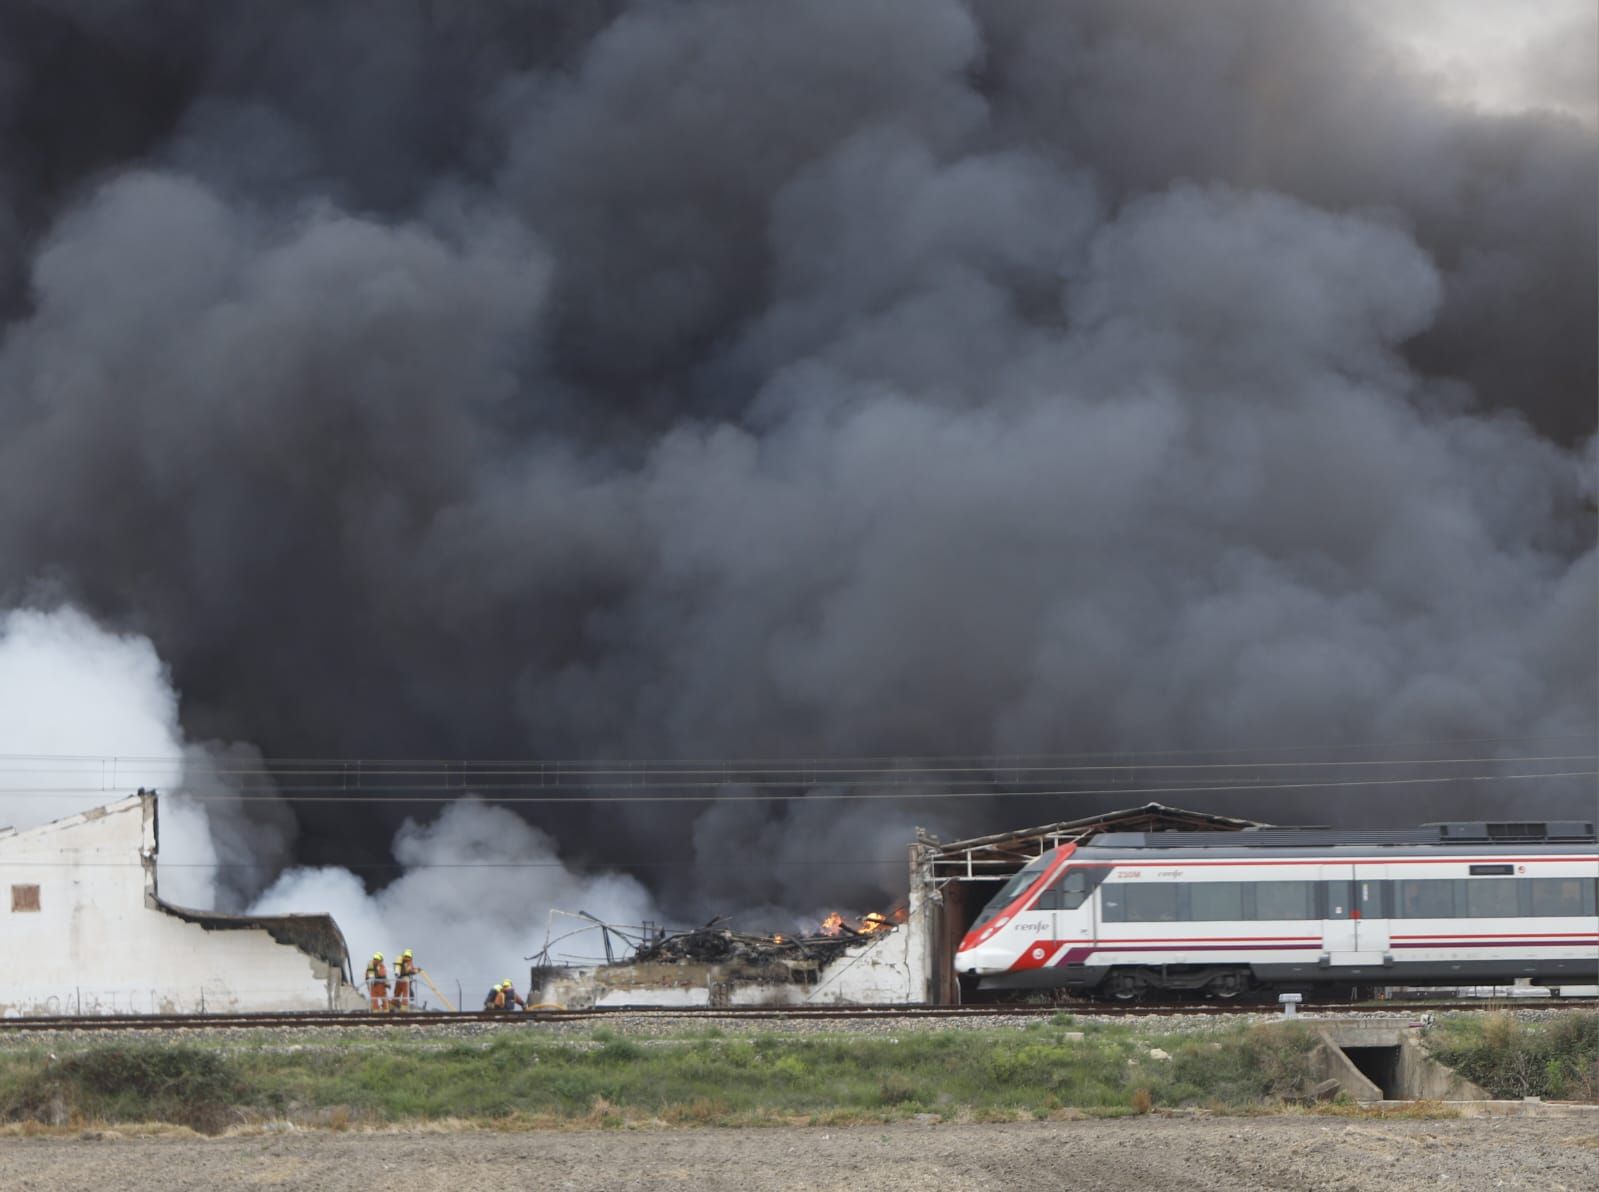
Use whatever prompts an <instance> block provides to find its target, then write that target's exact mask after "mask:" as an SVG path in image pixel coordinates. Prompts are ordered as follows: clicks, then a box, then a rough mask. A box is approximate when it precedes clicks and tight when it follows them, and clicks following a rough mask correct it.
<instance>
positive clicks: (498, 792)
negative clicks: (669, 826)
mask: <svg viewBox="0 0 1599 1192" xmlns="http://www.w3.org/2000/svg"><path fill="white" fill-rule="evenodd" d="M1585 760H1586V759H1585ZM1595 777H1599V770H1551V771H1535V772H1529V773H1516V774H1441V775H1426V776H1424V777H1410V778H1343V779H1326V780H1312V781H1299V782H1281V781H1270V780H1258V781H1255V782H1238V781H1234V782H1229V783H1206V784H1186V785H1176V784H1169V785H1158V786H1152V785H1144V786H1129V785H1117V786H1100V787H1081V786H1077V787H1063V788H1057V789H1053V790H1036V789H1021V790H996V789H994V786H997V785H1002V784H998V783H996V784H993V785H990V786H988V787H985V788H983V789H979V790H942V789H938V788H933V789H917V790H910V791H907V790H901V789H887V790H882V789H862V788H859V787H857V788H853V789H834V788H831V787H829V788H823V789H814V788H813V789H807V790H796V789H794V786H795V785H796V784H782V786H783V789H780V790H766V789H757V790H755V792H754V793H750V794H734V793H729V792H728V791H727V790H725V789H705V788H706V786H707V784H704V783H692V784H684V785H686V786H691V787H693V788H695V789H696V791H697V792H698V793H682V792H677V791H674V792H671V793H663V792H661V791H659V790H657V791H655V792H636V793H616V792H614V791H605V790H601V791H595V790H590V789H580V790H578V791H577V792H575V793H569V794H527V793H516V794H511V793H505V792H508V791H518V792H526V791H530V790H539V789H541V788H539V787H537V786H532V785H522V786H513V787H487V788H483V789H480V790H470V791H468V790H459V789H441V790H437V791H436V793H429V789H428V788H420V789H417V788H392V787H391V788H378V790H376V791H370V792H367V793H364V794H351V793H349V792H348V790H346V789H342V788H337V787H329V788H326V789H323V790H320V791H316V790H307V789H305V788H291V789H289V790H278V791H235V790H229V789H223V790H205V789H201V790H194V789H191V788H188V787H185V788H183V790H182V792H181V794H182V797H183V798H185V799H189V800H193V801H196V802H201V803H205V802H244V803H253V802H260V803H274V802H281V803H315V804H318V805H324V804H326V805H332V804H340V805H346V806H349V805H361V804H372V805H407V804H440V803H452V802H456V801H458V800H462V799H472V800H475V801H477V802H480V803H492V804H506V805H532V804H544V805H569V806H580V805H583V804H610V803H617V804H621V803H721V804H728V803H777V802H893V801H896V800H897V801H917V802H922V801H929V800H945V801H947V800H955V799H1015V798H1023V799H1026V798H1039V799H1044V798H1064V797H1067V796H1077V797H1084V798H1086V797H1092V796H1102V795H1105V796H1108V795H1117V796H1128V795H1175V794H1225V793H1251V794H1262V793H1271V792H1284V791H1299V790H1330V789H1349V788H1358V787H1403V786H1444V785H1447V784H1450V783H1482V782H1532V781H1541V780H1546V779H1557V778H1558V779H1574V778H1595ZM652 785H656V784H652ZM734 785H738V786H745V785H747V784H734ZM773 785H777V784H773ZM894 785H895V786H904V785H906V784H903V783H897V784H894ZM385 789H386V790H389V791H394V790H400V789H404V790H405V793H403V794H396V793H381V791H383V790H385ZM99 793H104V792H103V789H102V788H99V787H87V788H84V787H29V788H20V787H10V788H0V797H3V795H6V794H10V795H27V796H28V797H30V798H79V797H81V796H83V795H86V794H99Z"/></svg>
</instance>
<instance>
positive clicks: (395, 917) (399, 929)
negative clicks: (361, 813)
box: [251, 799, 659, 1007]
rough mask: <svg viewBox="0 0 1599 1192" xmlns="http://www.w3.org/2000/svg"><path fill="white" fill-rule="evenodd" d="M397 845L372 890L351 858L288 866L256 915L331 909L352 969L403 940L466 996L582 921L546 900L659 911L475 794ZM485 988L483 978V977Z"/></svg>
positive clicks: (612, 916)
mask: <svg viewBox="0 0 1599 1192" xmlns="http://www.w3.org/2000/svg"><path fill="white" fill-rule="evenodd" d="M393 854H394V857H395V859H396V861H397V862H398V863H399V864H400V866H402V867H403V868H404V872H403V873H402V874H401V875H400V876H399V877H398V878H396V879H395V880H393V881H392V882H389V883H388V884H386V885H383V886H381V888H379V889H377V890H376V891H375V892H373V893H371V894H368V893H367V891H366V889H365V888H364V887H363V885H362V883H361V881H360V879H358V878H357V877H356V876H355V875H354V874H352V873H351V872H350V871H349V870H346V869H334V868H318V869H296V870H291V871H290V872H288V873H285V874H284V875H283V876H282V877H281V878H280V879H279V880H278V881H277V882H276V883H275V884H274V885H273V886H272V887H271V888H270V889H269V890H267V892H266V893H265V894H264V895H262V897H261V899H260V900H259V901H258V902H257V903H256V904H255V906H254V907H252V908H251V909H252V911H253V913H256V914H286V913H290V912H294V911H329V912H331V913H332V914H333V917H334V918H335V919H336V920H337V921H338V923H339V926H340V928H341V929H342V930H343V931H344V937H345V941H346V942H347V943H348V944H349V946H350V955H351V957H352V958H353V959H354V960H355V962H356V967H357V969H359V968H361V967H363V966H364V965H365V961H366V958H367V957H370V956H371V955H372V953H373V952H382V953H383V954H384V956H385V957H387V958H388V959H389V960H390V961H391V962H392V960H393V958H394V957H395V956H396V955H398V954H399V952H400V950H401V949H402V948H410V949H412V950H413V951H414V952H415V953H416V958H417V962H418V963H419V964H420V965H421V966H422V967H423V968H425V969H426V970H427V971H428V972H429V973H430V974H432V975H433V977H434V978H435V980H440V981H441V988H444V992H445V993H446V995H447V996H449V997H450V998H451V999H453V998H454V997H455V989H454V987H453V982H455V981H459V982H460V983H461V984H462V987H463V989H464V990H465V994H466V997H467V1005H468V1006H469V1007H471V1006H475V1005H476V1000H475V998H476V997H481V995H482V993H483V990H484V989H486V988H487V987H488V986H489V984H490V983H492V982H494V981H498V980H501V979H502V978H505V977H511V978H512V979H513V980H515V981H516V984H517V986H518V987H521V986H523V985H524V984H525V974H526V967H527V966H526V965H525V964H523V963H522V958H523V957H525V956H528V955H531V954H532V953H533V952H535V951H536V950H537V949H538V948H540V947H541V946H542V945H543V943H544V939H545V935H546V929H547V926H548V927H549V930H550V935H551V936H560V935H563V934H565V933H567V932H573V931H579V930H580V929H582V928H583V924H582V923H580V922H579V921H578V920H575V919H572V918H569V917H565V916H556V917H555V918H554V919H553V921H552V920H551V918H550V912H551V911H552V910H562V911H567V912H577V911H587V912H588V913H589V914H591V915H593V916H595V917H596V918H598V919H601V920H604V921H605V922H607V923H613V924H617V925H624V924H631V925H634V926H637V925H638V924H640V923H642V922H644V921H645V920H646V919H654V920H658V919H659V914H658V912H657V911H656V910H655V909H654V906H653V901H652V899H651V898H650V895H649V892H648V891H646V890H645V889H644V887H643V886H642V885H640V884H639V882H637V881H636V880H634V879H633V878H631V877H627V876H624V875H621V874H614V873H598V874H580V873H577V872H574V871H573V870H571V869H569V868H568V867H567V866H566V865H565V864H563V862H562V861H561V859H560V856H559V854H558V852H557V849H556V844H555V841H554V840H552V839H551V838H550V837H549V836H548V835H546V834H545V833H544V832H542V831H540V830H539V829H538V828H536V827H533V826H532V825H530V824H528V823H527V822H526V821H524V820H523V819H521V818H520V817H519V816H517V815H515V814H514V813H512V812H510V811H507V810H506V809H504V808H500V807H492V806H488V805H486V804H483V803H480V802H478V801H476V800H473V799H466V800H463V801H461V802H458V803H454V804H451V805H450V806H449V807H447V808H446V809H445V810H444V811H443V813H442V814H440V815H439V817H438V818H437V819H435V820H433V821H431V822H428V823H417V822H415V821H413V820H407V821H406V822H405V823H404V824H403V825H402V826H401V828H400V830H399V831H398V832H397V833H396V834H395V837H394V844H393ZM603 947H604V945H603V941H602V940H601V938H600V936H599V933H598V931H596V930H582V933H581V934H579V935H575V936H572V937H570V938H569V939H567V940H565V941H564V942H562V943H559V944H557V945H556V946H555V947H553V948H552V952H553V953H554V954H555V955H556V957H557V958H580V957H600V956H603ZM480 987H481V988H480Z"/></svg>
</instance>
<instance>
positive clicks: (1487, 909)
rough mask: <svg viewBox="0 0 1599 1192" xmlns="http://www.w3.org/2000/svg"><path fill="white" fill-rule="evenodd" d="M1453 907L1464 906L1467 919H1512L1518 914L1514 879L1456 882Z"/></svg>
mask: <svg viewBox="0 0 1599 1192" xmlns="http://www.w3.org/2000/svg"><path fill="white" fill-rule="evenodd" d="M1455 907H1456V908H1457V909H1459V908H1462V907H1464V908H1465V914H1466V917H1467V918H1468V919H1514V918H1515V917H1516V916H1517V915H1518V914H1520V911H1519V910H1518V909H1517V906H1516V881H1515V879H1514V878H1496V879H1494V880H1492V881H1471V880H1470V879H1466V880H1464V881H1459V882H1456V883H1455Z"/></svg>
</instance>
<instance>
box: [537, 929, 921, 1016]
mask: <svg viewBox="0 0 1599 1192" xmlns="http://www.w3.org/2000/svg"><path fill="white" fill-rule="evenodd" d="M585 917H586V916H585ZM906 919H907V914H906V912H905V911H904V910H897V911H893V912H890V913H889V914H883V913H881V912H873V913H871V914H868V915H864V916H862V917H861V918H860V919H858V920H855V921H854V922H851V921H850V920H848V919H846V918H845V917H844V916H843V915H842V914H837V913H835V914H831V915H828V916H827V917H826V918H825V919H823V920H822V922H821V923H820V924H819V925H818V926H817V928H816V929H815V930H814V931H811V932H806V933H804V934H798V935H789V934H785V933H781V932H777V933H773V934H770V935H755V934H750V933H746V932H739V931H734V930H733V929H732V928H731V927H728V926H727V925H726V924H725V923H724V922H723V920H722V919H720V918H717V919H712V920H711V921H710V922H709V923H707V924H705V926H703V927H696V928H693V929H690V930H688V931H676V932H669V933H665V932H658V931H656V930H655V929H654V928H653V927H646V928H645V929H644V931H643V934H642V936H641V937H640V936H635V935H632V934H629V929H618V928H616V927H614V926H611V925H610V924H603V923H596V924H595V925H594V926H595V927H597V928H598V929H599V930H601V931H602V932H603V934H604V935H605V938H606V949H605V952H606V962H605V963H604V964H603V965H600V966H598V967H592V968H586V967H571V966H567V965H562V964H558V963H556V962H555V961H554V958H553V956H552V954H551V952H550V943H553V942H556V941H549V942H547V943H546V945H545V948H544V950H543V951H542V952H540V953H539V954H538V955H537V956H534V957H529V959H531V960H532V961H533V962H534V966H533V970H532V982H531V984H532V993H531V994H530V995H529V1000H530V1001H538V1002H545V1003H549V1004H552V1005H567V1006H584V1005H616V1006H621V1005H662V1004H672V1005H713V1006H716V1005H734V1004H746V1005H753V1004H761V1005H781V1004H795V1003H799V1002H804V1001H806V1000H808V998H810V997H811V996H812V995H813V994H814V993H815V991H816V990H817V989H818V988H819V987H820V986H821V985H822V984H823V982H824V980H825V977H824V970H828V969H829V966H831V965H833V962H834V961H841V962H842V964H843V965H844V966H845V967H846V968H852V967H853V966H854V960H853V959H850V958H847V957H846V954H847V953H849V952H850V949H851V948H854V947H858V946H859V945H861V944H864V943H868V942H872V941H876V940H879V939H882V938H883V937H884V936H886V935H888V934H889V933H891V932H892V931H893V930H894V928H895V927H896V926H898V925H899V924H901V923H904V922H905V921H906ZM592 929H594V928H593V927H591V928H590V930H592ZM612 936H615V937H617V938H619V939H621V940H623V941H624V942H626V943H627V944H628V945H629V946H630V947H631V948H632V954H631V955H629V956H627V957H626V958H625V959H620V960H618V959H616V957H615V953H614V952H613V951H612V948H611V942H610V941H611V937H612ZM562 938H564V937H562ZM901 967H902V966H901ZM871 970H872V966H871V965H868V966H866V967H865V968H862V969H861V970H860V971H861V973H862V974H863V975H865V974H867V973H868V972H870V971H871ZM897 971H898V968H896V972H897ZM835 996H836V995H835Z"/></svg>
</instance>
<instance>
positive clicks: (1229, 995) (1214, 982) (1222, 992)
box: [1205, 970, 1249, 1001]
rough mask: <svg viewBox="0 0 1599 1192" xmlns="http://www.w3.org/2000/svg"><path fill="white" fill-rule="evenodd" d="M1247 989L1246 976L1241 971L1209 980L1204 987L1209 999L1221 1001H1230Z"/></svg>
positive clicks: (1247, 981)
mask: <svg viewBox="0 0 1599 1192" xmlns="http://www.w3.org/2000/svg"><path fill="white" fill-rule="evenodd" d="M1248 988H1249V978H1248V976H1247V975H1245V974H1244V973H1243V972H1242V971H1241V970H1234V971H1232V972H1228V973H1222V974H1221V975H1220V976H1217V977H1213V978H1211V980H1210V982H1209V983H1208V984H1207V985H1206V986H1205V992H1207V993H1208V994H1210V996H1211V997H1215V998H1221V999H1222V1000H1223V1001H1231V1000H1232V999H1233V998H1235V997H1238V996H1239V995H1240V994H1242V993H1243V992H1244V991H1245V990H1246V989H1248Z"/></svg>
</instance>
